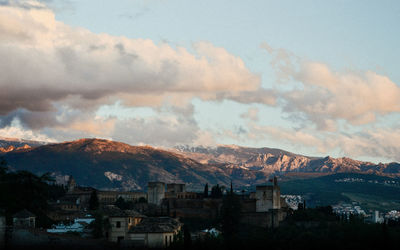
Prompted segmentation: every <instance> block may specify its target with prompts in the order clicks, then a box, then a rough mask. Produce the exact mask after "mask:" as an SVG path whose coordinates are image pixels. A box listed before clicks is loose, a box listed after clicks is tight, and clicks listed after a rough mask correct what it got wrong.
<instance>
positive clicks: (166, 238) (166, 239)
mask: <svg viewBox="0 0 400 250" xmlns="http://www.w3.org/2000/svg"><path fill="white" fill-rule="evenodd" d="M165 246H166V247H167V246H168V236H165Z"/></svg>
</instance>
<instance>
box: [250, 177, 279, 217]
mask: <svg viewBox="0 0 400 250" xmlns="http://www.w3.org/2000/svg"><path fill="white" fill-rule="evenodd" d="M280 197H281V191H280V188H279V186H278V181H277V178H276V177H274V184H273V186H269V185H263V186H256V194H255V198H256V212H268V211H270V210H271V209H280V208H281V199H280Z"/></svg>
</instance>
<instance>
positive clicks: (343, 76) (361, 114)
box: [262, 44, 400, 131]
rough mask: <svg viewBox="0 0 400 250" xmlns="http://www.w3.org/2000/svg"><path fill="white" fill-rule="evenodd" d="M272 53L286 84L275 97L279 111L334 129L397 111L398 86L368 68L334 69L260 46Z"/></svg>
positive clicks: (398, 108) (398, 104) (398, 102)
mask: <svg viewBox="0 0 400 250" xmlns="http://www.w3.org/2000/svg"><path fill="white" fill-rule="evenodd" d="M262 47H263V48H265V49H266V50H267V51H268V52H269V53H271V54H272V55H273V59H272V65H273V67H274V68H275V69H276V70H277V72H278V78H279V79H280V80H284V82H288V81H292V82H295V83H300V86H299V85H294V87H292V88H288V87H286V89H285V90H281V91H279V93H277V96H279V99H280V100H281V106H282V107H283V111H284V112H286V113H288V114H290V115H292V116H293V117H297V118H301V119H302V120H303V121H311V122H312V123H313V124H315V125H316V126H317V128H318V129H321V130H328V131H334V130H336V129H337V126H336V124H335V123H336V122H337V121H338V120H344V121H346V122H347V123H349V124H351V125H363V124H370V123H374V122H375V121H376V118H377V117H378V116H384V115H387V114H392V113H399V112H400V101H399V100H400V87H399V86H398V85H397V84H396V83H394V82H393V81H392V80H391V79H390V78H388V77H387V76H383V75H380V74H378V73H375V72H372V71H365V72H356V71H344V72H340V71H334V70H332V69H331V68H330V67H329V66H328V65H327V64H324V63H321V62H310V61H306V60H304V59H303V60H302V59H299V58H298V57H296V56H295V55H293V54H291V53H290V52H286V51H285V50H283V49H273V48H271V47H270V46H269V45H268V44H263V46H262Z"/></svg>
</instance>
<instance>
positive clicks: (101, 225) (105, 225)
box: [90, 211, 111, 238]
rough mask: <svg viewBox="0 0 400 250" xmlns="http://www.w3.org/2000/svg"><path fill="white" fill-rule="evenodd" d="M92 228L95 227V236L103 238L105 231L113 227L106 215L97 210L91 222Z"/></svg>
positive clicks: (93, 232)
mask: <svg viewBox="0 0 400 250" xmlns="http://www.w3.org/2000/svg"><path fill="white" fill-rule="evenodd" d="M90 228H92V229H93V231H92V234H93V237H94V238H103V236H104V232H105V231H108V230H109V229H110V228H111V225H110V222H109V220H108V219H107V218H104V215H103V214H102V213H101V212H99V211H97V212H96V213H95V215H94V221H93V222H92V223H90Z"/></svg>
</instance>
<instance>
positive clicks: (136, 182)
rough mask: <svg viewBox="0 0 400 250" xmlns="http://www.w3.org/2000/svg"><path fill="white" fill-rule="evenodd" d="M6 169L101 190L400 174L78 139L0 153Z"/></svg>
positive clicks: (279, 156)
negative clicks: (299, 175)
mask: <svg viewBox="0 0 400 250" xmlns="http://www.w3.org/2000/svg"><path fill="white" fill-rule="evenodd" d="M0 156H3V157H4V158H5V159H6V161H7V162H8V164H9V167H10V169H12V170H29V171H31V172H34V173H37V174H43V173H45V172H51V173H52V174H53V176H54V177H55V178H56V179H57V178H58V179H60V180H62V179H65V178H66V176H68V175H73V176H74V178H75V179H76V180H77V182H78V183H79V184H81V185H91V186H94V187H98V188H105V189H123V190H132V189H144V188H145V187H146V185H147V182H148V181H154V180H158V181H164V182H184V183H188V186H191V187H192V188H193V189H201V188H202V186H203V185H204V184H205V183H209V184H216V183H220V184H222V185H229V183H230V181H231V180H232V181H233V183H234V184H235V185H238V186H251V185H256V184H261V183H265V182H266V180H268V178H270V177H271V176H272V175H285V174H289V173H303V174H305V175H307V174H315V173H320V174H332V173H346V172H348V173H350V172H351V173H367V174H376V175H388V176H400V164H399V163H386V164H383V163H382V164H374V163H370V162H363V161H357V160H352V159H350V158H347V157H342V158H333V157H330V156H327V157H308V156H303V155H298V154H294V153H291V152H288V151H285V150H280V149H271V148H266V147H264V148H248V147H240V146H234V147H233V146H226V145H225V146H218V147H214V148H205V147H198V148H193V147H192V148H191V147H187V146H186V147H185V146H180V147H178V148H174V149H161V148H155V147H151V146H132V145H129V144H126V143H122V142H117V141H110V140H105V139H96V138H84V139H79V140H75V141H67V142H62V143H51V144H46V145H39V146H32V147H25V148H24V149H20V150H12V151H8V152H0Z"/></svg>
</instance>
